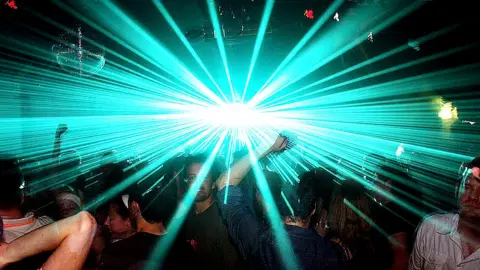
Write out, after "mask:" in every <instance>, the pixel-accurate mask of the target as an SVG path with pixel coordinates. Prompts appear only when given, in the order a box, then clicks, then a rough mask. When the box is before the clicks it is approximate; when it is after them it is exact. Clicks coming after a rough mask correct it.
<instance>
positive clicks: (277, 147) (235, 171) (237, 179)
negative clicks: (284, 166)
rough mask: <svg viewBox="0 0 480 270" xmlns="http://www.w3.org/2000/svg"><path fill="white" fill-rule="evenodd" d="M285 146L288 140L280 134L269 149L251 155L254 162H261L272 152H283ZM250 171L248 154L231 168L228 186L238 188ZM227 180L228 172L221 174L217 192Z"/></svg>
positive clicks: (250, 165) (250, 163) (250, 164)
mask: <svg viewBox="0 0 480 270" xmlns="http://www.w3.org/2000/svg"><path fill="white" fill-rule="evenodd" d="M287 146H288V138H287V137H285V136H282V135H281V134H280V135H278V137H277V139H276V140H275V143H273V145H272V146H271V147H270V148H268V149H267V150H266V151H255V152H254V153H253V155H254V157H255V159H256V160H261V159H263V158H265V157H266V156H268V155H269V154H272V153H274V152H282V151H284V150H285V149H286V148H287ZM251 169H252V162H251V160H250V154H247V155H245V156H244V157H243V158H241V159H240V160H239V161H238V162H237V163H235V164H234V165H233V166H232V167H231V169H230V182H229V185H232V186H238V185H239V184H240V183H241V182H242V180H243V178H245V175H246V174H247V173H248V172H249V171H250V170H251ZM227 180H228V171H227V172H225V173H223V174H222V175H221V176H220V178H218V180H217V187H218V190H221V189H223V188H224V187H225V186H226V185H227Z"/></svg>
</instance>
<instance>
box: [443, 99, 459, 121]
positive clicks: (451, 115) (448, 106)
mask: <svg viewBox="0 0 480 270" xmlns="http://www.w3.org/2000/svg"><path fill="white" fill-rule="evenodd" d="M438 117H440V118H442V119H443V120H457V119H458V111H457V108H456V107H453V105H452V102H447V103H444V104H443V105H442V107H441V108H440V112H439V113H438Z"/></svg>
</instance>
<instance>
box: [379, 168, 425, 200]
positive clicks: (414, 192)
mask: <svg viewBox="0 0 480 270" xmlns="http://www.w3.org/2000/svg"><path fill="white" fill-rule="evenodd" d="M377 174H378V175H379V176H382V178H384V179H381V178H379V179H378V180H380V181H391V182H392V183H391V188H392V189H391V193H392V195H393V196H394V197H397V198H400V199H403V200H405V201H407V202H410V203H414V204H417V203H418V202H416V201H415V199H413V198H416V199H418V198H420V197H421V196H422V194H421V192H420V191H419V184H418V183H417V182H416V181H415V180H414V179H413V178H412V177H411V176H410V175H409V174H408V173H407V171H406V170H404V169H403V168H401V167H400V166H397V165H395V164H393V163H392V164H389V165H382V166H380V168H379V170H378V171H377ZM407 194H408V195H407Z"/></svg>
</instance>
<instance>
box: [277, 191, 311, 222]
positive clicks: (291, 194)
mask: <svg viewBox="0 0 480 270" xmlns="http://www.w3.org/2000/svg"><path fill="white" fill-rule="evenodd" d="M273 198H274V199H275V203H276V205H277V207H278V211H279V213H280V216H282V217H284V218H290V219H292V220H306V219H307V218H308V217H309V216H310V214H311V213H312V211H313V209H315V197H314V196H313V192H312V190H311V189H309V188H308V187H305V186H301V185H298V184H295V185H288V186H285V187H284V188H282V189H281V191H280V194H279V193H277V194H273ZM287 202H288V204H287ZM292 211H293V213H292Z"/></svg>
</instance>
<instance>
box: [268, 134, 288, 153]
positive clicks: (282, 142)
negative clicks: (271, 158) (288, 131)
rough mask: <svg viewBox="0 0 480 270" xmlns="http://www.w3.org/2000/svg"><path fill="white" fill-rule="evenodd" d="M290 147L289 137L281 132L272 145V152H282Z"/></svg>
mask: <svg viewBox="0 0 480 270" xmlns="http://www.w3.org/2000/svg"><path fill="white" fill-rule="evenodd" d="M287 147H288V138H287V137H286V136H283V135H282V134H279V135H278V137H277V139H276V140H275V142H274V143H273V145H272V146H271V147H270V151H272V152H282V151H285V149H287Z"/></svg>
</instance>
